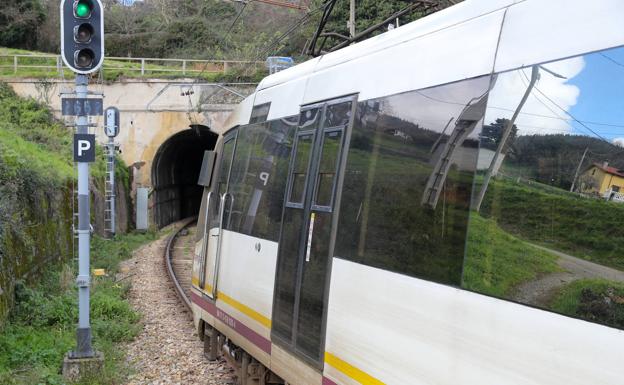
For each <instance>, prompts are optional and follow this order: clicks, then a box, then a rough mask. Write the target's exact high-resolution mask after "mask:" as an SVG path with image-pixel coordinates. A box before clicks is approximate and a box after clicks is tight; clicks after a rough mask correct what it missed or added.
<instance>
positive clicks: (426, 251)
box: [335, 77, 489, 285]
mask: <svg viewBox="0 0 624 385" xmlns="http://www.w3.org/2000/svg"><path fill="white" fill-rule="evenodd" d="M488 86H489V77H482V78H478V79H472V80H468V81H464V82H459V83H454V84H449V85H445V86H440V87H436V88H433V89H427V90H422V91H413V92H408V93H404V94H399V95H395V96H390V97H387V98H382V99H376V100H370V101H365V102H360V103H359V104H358V108H357V112H356V116H355V121H354V127H353V132H352V136H351V148H350V149H349V156H348V160H347V166H346V170H345V179H344V188H343V192H342V194H343V195H342V200H341V202H342V203H341V208H340V219H339V225H338V234H337V237H336V250H335V255H336V256H337V257H340V258H345V259H349V260H353V261H356V262H360V263H364V264H367V265H371V266H376V267H381V268H384V269H388V270H392V271H395V272H399V273H403V274H408V275H412V276H416V277H421V278H426V279H431V280H434V281H438V282H444V283H451V284H456V285H459V283H460V277H461V269H462V262H463V254H464V246H465V240H466V231H467V223H468V216H469V202H470V190H471V186H472V181H473V175H474V170H475V166H476V160H477V155H478V146H477V142H476V141H475V140H474V139H473V138H474V137H476V135H477V133H476V132H474V131H480V127H478V124H477V125H472V126H466V125H464V124H463V123H461V124H460V123H458V122H459V121H461V122H464V121H466V119H463V118H465V114H464V111H465V110H467V109H468V108H467V107H468V106H474V102H475V100H480V98H481V97H483V96H484V95H485V94H486V91H487V89H488ZM476 112H478V111H476ZM472 118H473V119H475V118H476V119H477V121H478V116H474V117H472ZM456 122H457V123H456ZM463 129H467V130H469V131H470V132H464V131H462V130H463ZM471 130H472V131H471ZM460 131H461V132H463V134H462V135H461V136H458V135H457V133H458V132H460ZM452 138H455V140H452ZM447 161H448V166H449V167H448V168H440V167H439V165H440V164H441V162H442V163H444V162H447ZM444 164H446V163H444ZM436 169H437V170H443V171H444V172H443V173H441V174H440V178H438V179H436V178H437V177H438V174H437V171H434V170H436ZM430 180H437V182H436V183H435V186H437V187H439V192H438V193H437V197H438V199H437V201H438V203H437V204H434V205H425V204H422V203H421V199H422V197H423V193H424V190H425V186H427V185H428V181H430Z"/></svg>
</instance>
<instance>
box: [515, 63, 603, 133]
mask: <svg viewBox="0 0 624 385" xmlns="http://www.w3.org/2000/svg"><path fill="white" fill-rule="evenodd" d="M521 72H522V75H524V76H527V75H526V74H525V73H524V71H521ZM534 88H535V90H536V91H537V92H539V93H540V95H542V96H543V97H544V98H546V100H548V101H549V102H551V103H552V104H553V105H554V106H555V107H557V108H558V109H560V110H561V111H562V112H563V113H564V114H566V115H568V116H569V117H570V118H571V119H572V120H574V121H575V122H576V123H578V124H580V125H581V126H583V127H584V128H585V129H587V130H588V131H589V132H591V133H593V134H594V135H596V136H597V137H598V138H600V139H602V140H604V141H605V142H607V143H611V142H609V141H608V140H607V139H606V138H605V137H603V136H602V135H600V134H599V133H597V132H596V131H594V130H593V129H592V128H590V127H589V126H587V125H586V124H585V123H583V122H581V121H580V120H578V119H577V118H576V117H575V116H574V115H572V114H571V113H569V112H568V111H567V110H566V109H565V108H563V107H561V106H560V105H559V104H557V103H556V102H555V101H554V100H552V99H551V98H550V97H548V95H546V94H545V93H544V92H542V90H540V89H539V88H538V87H537V86H535V87H534ZM533 96H535V95H533ZM536 99H537V100H538V101H539V102H540V103H542V104H543V105H544V106H545V107H546V108H548V109H549V110H550V108H549V107H548V106H546V104H545V103H543V102H542V101H541V100H539V98H537V97H536ZM551 111H552V110H551ZM553 113H554V112H553Z"/></svg>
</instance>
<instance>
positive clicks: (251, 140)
mask: <svg viewBox="0 0 624 385" xmlns="http://www.w3.org/2000/svg"><path fill="white" fill-rule="evenodd" d="M297 120H298V119H297V117H290V118H285V119H278V120H275V121H271V122H264V123H261V124H252V125H249V126H245V127H241V128H239V133H238V140H237V145H236V153H235V154H234V160H233V164H232V176H231V179H230V187H229V191H230V193H231V194H232V196H233V198H234V199H233V203H232V206H233V209H232V212H231V218H229V221H228V223H227V226H226V228H227V229H228V230H232V231H236V232H240V233H243V234H248V235H252V236H254V237H258V238H263V239H268V240H272V241H277V240H278V238H279V229H280V221H281V214H282V205H283V201H284V191H285V185H286V177H287V174H288V163H289V157H290V152H291V146H292V138H293V135H294V132H295V130H296V127H297Z"/></svg>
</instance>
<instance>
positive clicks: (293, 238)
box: [273, 97, 354, 365]
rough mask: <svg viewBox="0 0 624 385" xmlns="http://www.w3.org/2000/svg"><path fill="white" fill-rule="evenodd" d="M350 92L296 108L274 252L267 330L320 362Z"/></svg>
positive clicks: (351, 104) (311, 359)
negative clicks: (295, 128) (297, 117)
mask: <svg viewBox="0 0 624 385" xmlns="http://www.w3.org/2000/svg"><path fill="white" fill-rule="evenodd" d="M353 106H354V99H353V97H348V98H342V99H338V100H334V101H330V102H326V103H321V104H316V105H313V106H309V107H306V108H304V109H303V110H302V112H301V115H300V121H299V131H298V133H297V135H296V140H295V146H294V151H293V159H292V161H291V166H290V174H289V181H288V186H287V194H286V197H287V199H286V204H285V207H284V218H283V221H282V234H281V239H280V250H279V256H278V266H277V277H276V290H275V306H274V314H273V335H274V336H275V337H276V340H277V341H278V342H279V343H282V344H283V345H285V346H286V348H288V349H290V350H291V351H294V352H296V353H297V354H298V355H300V356H303V357H305V358H306V360H307V361H309V362H312V363H314V364H317V365H318V364H320V363H321V362H322V352H323V342H324V321H325V320H324V318H325V312H326V305H327V282H328V281H327V280H328V272H329V265H330V264H329V262H330V257H331V254H332V250H331V245H332V236H335V231H334V225H333V222H334V212H335V205H336V195H337V194H336V190H337V189H336V186H337V184H338V176H339V170H340V167H341V164H342V162H343V161H344V160H343V148H344V146H345V138H346V137H347V136H348V135H347V131H348V125H349V123H350V121H351V116H352V114H353V111H352V109H353Z"/></svg>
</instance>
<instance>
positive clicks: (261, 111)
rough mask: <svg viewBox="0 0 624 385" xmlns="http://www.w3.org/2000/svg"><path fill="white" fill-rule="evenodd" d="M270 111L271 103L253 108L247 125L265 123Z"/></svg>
mask: <svg viewBox="0 0 624 385" xmlns="http://www.w3.org/2000/svg"><path fill="white" fill-rule="evenodd" d="M270 109H271V103H265V104H259V105H257V106H254V108H253V110H251V117H250V118H249V124H254V123H262V122H266V120H267V118H268V116H269V110H270Z"/></svg>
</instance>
